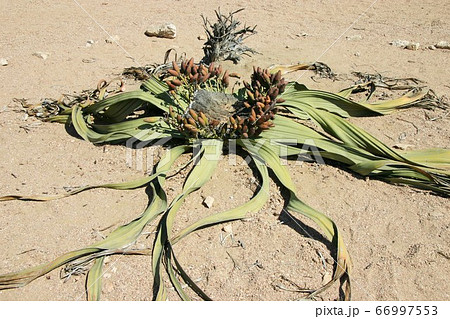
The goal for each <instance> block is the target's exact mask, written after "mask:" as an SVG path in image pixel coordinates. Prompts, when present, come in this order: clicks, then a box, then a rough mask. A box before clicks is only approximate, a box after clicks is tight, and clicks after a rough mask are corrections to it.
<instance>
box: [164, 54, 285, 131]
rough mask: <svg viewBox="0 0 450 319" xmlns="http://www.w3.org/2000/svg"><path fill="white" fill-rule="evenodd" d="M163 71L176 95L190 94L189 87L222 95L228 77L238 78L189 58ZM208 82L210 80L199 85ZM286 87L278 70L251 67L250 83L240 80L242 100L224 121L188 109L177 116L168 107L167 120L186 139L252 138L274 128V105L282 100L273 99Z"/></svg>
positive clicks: (227, 82)
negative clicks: (180, 90) (167, 75)
mask: <svg viewBox="0 0 450 319" xmlns="http://www.w3.org/2000/svg"><path fill="white" fill-rule="evenodd" d="M167 72H168V74H169V75H170V76H171V77H172V79H170V80H166V83H167V85H168V86H169V91H170V92H171V93H172V94H177V90H178V89H179V88H183V89H186V90H187V91H190V89H192V87H193V86H194V87H195V89H200V88H201V89H206V90H211V91H216V92H217V91H222V92H225V90H226V88H227V87H228V86H229V84H230V82H229V81H230V77H238V76H237V75H236V74H229V73H228V71H225V72H223V70H222V67H221V66H218V67H215V66H214V65H213V64H211V65H209V66H208V67H207V66H205V65H204V64H198V65H197V64H194V60H193V59H192V58H191V59H190V60H189V61H186V60H184V61H183V62H182V63H181V66H179V65H178V64H177V63H175V62H173V64H172V69H169V70H168V71H167ZM208 80H213V81H210V82H209V83H208V85H202V84H204V83H205V82H206V81H208ZM286 84H287V82H285V80H284V79H283V78H282V77H281V72H280V71H278V72H277V73H275V74H271V73H270V72H269V71H268V70H267V69H261V68H259V67H258V68H253V74H252V76H251V84H249V83H247V82H246V81H243V85H244V87H245V88H244V89H243V90H244V91H245V93H244V94H243V95H241V96H244V99H243V100H239V101H238V102H236V105H235V110H236V111H235V112H233V113H232V114H230V116H229V117H228V118H227V120H226V121H218V120H217V119H213V118H209V117H208V116H207V115H205V114H204V113H203V112H199V111H196V110H194V109H192V108H189V109H188V110H187V111H186V112H185V113H184V114H179V113H178V114H177V113H176V112H175V111H174V109H173V108H172V107H170V108H169V114H168V121H169V124H171V125H172V126H174V127H177V129H178V130H179V131H180V132H181V133H183V134H184V135H186V136H188V137H195V138H199V137H202V138H254V137H257V136H258V135H260V134H261V133H262V132H263V131H264V130H267V129H269V128H270V127H272V126H274V124H273V122H272V120H273V119H274V117H275V114H276V113H277V108H276V104H277V103H282V102H283V101H284V100H283V99H280V98H277V96H278V95H279V94H281V93H283V92H284V90H285V88H286ZM180 93H181V92H180Z"/></svg>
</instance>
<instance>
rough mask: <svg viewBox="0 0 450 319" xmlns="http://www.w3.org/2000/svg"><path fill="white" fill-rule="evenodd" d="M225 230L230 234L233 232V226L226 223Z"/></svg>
mask: <svg viewBox="0 0 450 319" xmlns="http://www.w3.org/2000/svg"><path fill="white" fill-rule="evenodd" d="M223 231H224V232H226V233H228V234H232V233H233V227H232V226H231V225H225V226H224V227H223Z"/></svg>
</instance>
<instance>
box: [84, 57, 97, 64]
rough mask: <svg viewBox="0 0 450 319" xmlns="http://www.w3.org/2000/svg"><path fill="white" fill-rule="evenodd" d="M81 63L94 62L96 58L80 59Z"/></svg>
mask: <svg viewBox="0 0 450 319" xmlns="http://www.w3.org/2000/svg"><path fill="white" fill-rule="evenodd" d="M81 61H82V62H83V63H94V62H95V61H96V60H95V59H94V58H90V59H83V60H81Z"/></svg>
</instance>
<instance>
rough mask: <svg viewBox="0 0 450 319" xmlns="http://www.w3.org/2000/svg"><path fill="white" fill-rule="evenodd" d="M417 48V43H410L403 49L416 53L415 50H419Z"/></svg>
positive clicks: (418, 44) (418, 45)
mask: <svg viewBox="0 0 450 319" xmlns="http://www.w3.org/2000/svg"><path fill="white" fill-rule="evenodd" d="M419 47H420V43H418V42H410V43H409V44H408V45H407V46H406V47H405V49H407V50H413V51H417V50H419Z"/></svg>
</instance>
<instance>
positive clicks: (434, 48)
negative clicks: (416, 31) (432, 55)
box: [428, 45, 436, 50]
mask: <svg viewBox="0 0 450 319" xmlns="http://www.w3.org/2000/svg"><path fill="white" fill-rule="evenodd" d="M428 49H430V50H436V47H435V46H434V45H429V46H428Z"/></svg>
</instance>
